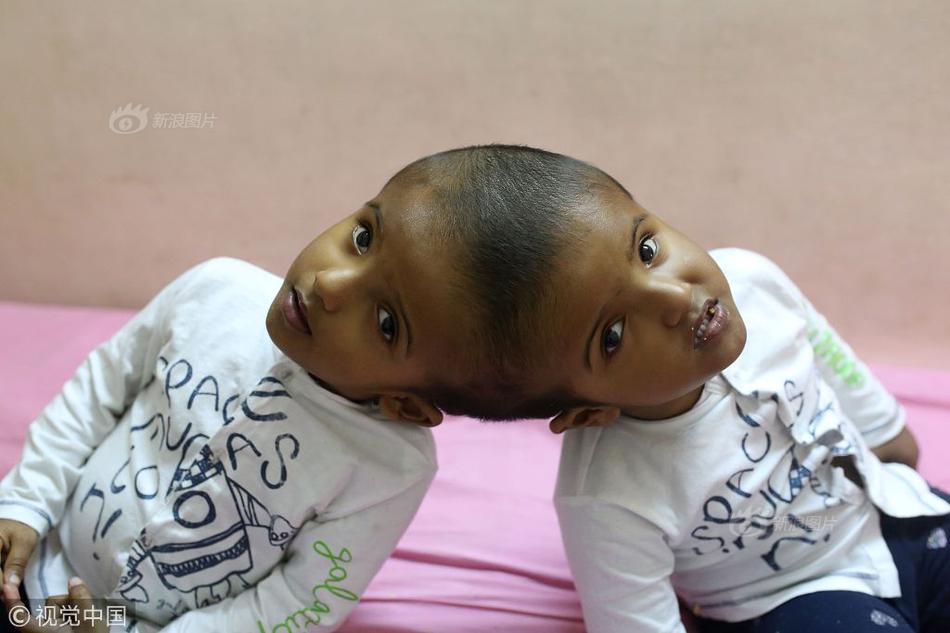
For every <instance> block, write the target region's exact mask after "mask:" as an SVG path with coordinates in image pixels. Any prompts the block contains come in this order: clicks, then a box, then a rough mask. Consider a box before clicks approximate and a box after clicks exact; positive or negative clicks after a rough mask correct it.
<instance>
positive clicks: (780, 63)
mask: <svg viewBox="0 0 950 633" xmlns="http://www.w3.org/2000/svg"><path fill="white" fill-rule="evenodd" d="M948 32H950V5H948V4H947V3H946V2H942V1H941V0H930V1H925V0H918V1H916V2H913V3H894V2H885V1H865V0H860V1H859V0H838V1H836V2H824V1H814V0H812V1H803V2H795V3H790V2H778V1H777V0H776V1H773V0H760V1H756V2H749V1H747V0H731V1H729V0H719V1H717V2H715V3H707V2H699V1H696V2H685V1H671V2H657V1H655V0H654V1H646V0H641V1H637V2H622V3H621V2H597V3H581V2H566V1H563V0H561V1H556V2H555V1H548V0H538V1H520V2H514V3H511V2H501V1H475V0H465V1H462V0H457V1H454V2H444V1H442V0H433V1H420V0H411V1H405V0H403V1H401V2H388V1H378V2H368V1H365V0H360V1H356V2H345V3H344V2H313V1H309V0H299V1H291V2H281V3H271V2H251V1H248V0H216V1H206V2H201V3H196V2H191V1H186V0H166V1H163V2H158V3H151V4H148V5H145V4H142V3H135V4H130V3H127V2H122V1H112V0H110V1H108V2H107V1H100V2H97V3H95V4H94V5H90V4H88V3H81V4H77V3H70V2H59V3H35V2H33V1H32V0H5V1H4V2H3V3H2V5H0V81H2V83H0V299H7V300H22V301H35V302H53V303H74V304H85V305H113V306H139V305H141V304H142V303H143V302H144V301H145V300H146V299H147V298H148V297H149V296H151V295H152V294H153V293H155V292H156V291H157V290H158V289H159V288H160V287H161V286H162V285H164V284H165V283H166V282H167V281H169V280H170V279H171V278H172V277H173V276H175V275H176V274H178V273H179V272H181V271H182V270H184V269H185V268H186V267H188V266H189V265H191V264H193V263H195V262H198V261H200V260H203V259H206V258H208V257H211V256H215V255H222V254H226V255H232V256H238V257H242V258H244V259H247V260H250V261H252V262H255V263H257V264H259V265H261V266H263V267H265V268H268V269H270V270H272V271H274V272H277V273H283V272H284V270H285V269H286V267H287V266H288V265H289V263H290V261H291V259H292V257H293V256H294V255H295V254H296V252H297V251H298V249H300V248H301V247H302V246H303V245H304V244H305V243H306V242H307V241H309V239H310V238H311V237H313V236H314V235H316V234H317V233H319V232H320V231H321V230H322V229H323V228H325V227H326V226H328V225H329V224H330V223H331V222H332V221H333V220H334V219H335V218H338V217H339V216H341V215H343V214H345V213H348V212H349V211H350V210H352V209H354V208H356V207H357V206H359V205H360V204H361V203H362V202H363V201H364V200H366V199H368V198H369V197H371V196H372V195H373V194H374V193H375V192H376V191H377V190H378V188H379V187H380V186H381V185H382V183H383V182H384V181H385V179H386V178H387V177H388V176H389V175H391V174H392V173H393V172H394V170H396V169H398V168H399V167H400V166H402V165H403V164H405V163H406V162H408V161H410V160H412V159H414V158H417V157H419V156H421V155H424V154H427V153H431V152H433V151H437V150H440V149H445V148H449V147H454V146H459V145H464V144H470V143H484V142H492V141H498V142H511V143H528V144H532V145H537V146H541V147H545V148H548V149H553V150H556V151H561V152H565V153H568V154H571V155H574V156H577V157H579V158H582V159H586V160H588V161H591V162H593V163H595V164H597V165H599V166H601V167H603V168H604V169H606V170H607V171H609V172H610V173H612V174H613V175H615V176H616V177H617V178H619V179H620V180H622V181H623V182H624V183H625V184H626V185H627V186H628V188H629V189H630V190H631V191H633V192H634V194H635V195H636V196H637V197H638V199H639V200H640V201H641V202H642V203H643V204H644V205H645V206H646V207H647V208H649V209H652V210H655V211H657V212H659V213H662V214H665V215H666V216H667V217H668V218H669V219H671V220H672V221H673V222H675V223H676V224H678V225H679V226H680V227H681V228H683V229H684V230H685V231H687V232H690V233H692V234H694V235H695V236H698V237H699V238H700V241H701V242H702V243H704V244H705V245H707V246H709V247H715V246H721V245H739V246H745V247H748V248H752V249H755V250H759V251H762V252H764V253H766V254H767V255H769V256H770V257H772V258H773V259H774V260H776V261H777V262H778V263H779V264H781V265H782V266H783V267H785V269H786V270H787V271H788V272H789V274H790V275H791V276H792V277H793V278H794V279H795V280H797V281H798V282H799V284H800V285H801V286H802V287H803V288H804V289H805V290H806V291H807V293H808V294H809V295H810V296H811V297H812V299H813V301H814V303H815V304H816V305H817V306H818V307H819V309H821V310H823V311H824V312H825V313H826V314H827V315H828V316H829V318H830V319H831V320H832V322H833V323H835V324H836V325H837V326H838V328H839V329H840V330H841V331H842V333H843V334H844V335H845V336H846V337H847V338H848V339H849V340H850V341H851V342H852V343H853V345H854V346H855V347H856V348H857V350H858V351H859V353H861V354H862V355H864V356H865V358H867V359H868V360H872V361H878V362H891V363H897V364H917V365H923V366H930V367H943V368H947V367H950V325H948V317H950V298H948V286H950V284H948V276H950V273H948V271H950V249H948V248H947V246H948V244H950V151H948V148H950V82H948V75H947V73H948V68H950V38H948V37H947V33H948ZM130 101H131V102H133V103H135V104H143V105H145V106H146V107H148V108H150V114H151V115H154V114H155V113H160V112H164V113H189V112H197V113H199V114H203V113H209V114H212V113H213V115H214V116H215V117H216V119H215V120H214V127H213V128H204V129H201V128H198V129H196V128H183V129H157V128H153V127H151V121H150V122H149V123H150V124H149V126H148V127H146V129H144V130H142V131H141V132H139V133H135V134H128V135H119V134H115V133H113V132H111V131H110V129H109V125H108V123H109V115H110V113H111V112H112V111H113V109H115V108H117V107H118V106H120V105H123V104H126V103H128V102H130Z"/></svg>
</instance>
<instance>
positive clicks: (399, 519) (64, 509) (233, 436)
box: [0, 152, 507, 633]
mask: <svg viewBox="0 0 950 633" xmlns="http://www.w3.org/2000/svg"><path fill="white" fill-rule="evenodd" d="M460 156H464V152H463V153H462V154H460ZM446 165H447V164H446ZM442 170H443V162H442V161H441V160H440V159H439V156H438V155H437V156H434V157H428V158H426V159H423V160H421V161H417V162H416V163H414V164H412V165H410V166H409V167H407V168H405V169H404V170H403V171H401V172H400V173H399V174H397V176H395V177H394V178H393V179H392V180H390V182H389V183H387V185H386V186H385V187H384V188H383V190H382V191H381V193H380V194H379V195H378V196H377V197H376V198H374V199H373V200H372V201H370V202H368V203H367V204H366V205H364V206H363V207H362V208H361V209H360V210H359V211H357V212H356V213H355V214H353V215H352V216H350V217H348V218H346V219H345V220H343V221H341V222H340V223H339V224H337V225H335V226H334V227H332V228H330V229H329V230H327V231H326V232H324V233H323V234H321V235H320V236H318V237H317V238H316V239H315V240H314V241H313V242H312V243H311V244H310V245H309V246H307V247H306V248H305V249H304V250H303V251H302V252H301V253H300V254H299V255H298V256H297V258H296V260H295V261H294V262H293V264H292V265H291V267H290V270H289V271H288V273H287V275H286V278H285V279H283V280H281V279H280V278H278V277H275V276H273V275H271V274H270V273H267V272H265V271H263V270H261V269H259V268H256V267H254V266H252V265H251V264H248V263H246V262H242V261H239V260H236V259H230V258H217V259H212V260H210V261H207V262H205V263H203V264H200V265H198V266H196V267H194V268H192V269H191V270H189V271H188V272H186V273H185V274H184V275H182V276H181V277H179V278H178V279H176V280H174V281H173V282H172V283H171V284H170V285H169V286H168V287H167V288H165V289H164V290H163V291H162V292H161V293H160V294H159V295H158V296H157V297H156V298H154V299H153V300H152V301H151V302H150V303H149V304H148V305H147V306H146V307H145V308H144V309H143V310H142V312H141V313H139V314H138V315H137V316H135V317H134V318H133V319H132V320H131V321H130V322H129V323H128V324H127V325H126V326H125V327H123V328H122V330H121V331H120V332H119V333H118V334H116V335H115V336H114V337H113V338H112V339H111V340H110V341H108V342H106V343H105V344H103V345H102V346H100V347H99V348H98V349H96V350H95V351H93V352H92V354H91V355H90V356H89V358H88V359H87V360H86V361H85V363H84V364H83V365H82V366H81V367H80V368H79V370H78V371H77V372H76V374H75V376H74V377H73V378H72V379H71V380H70V381H69V382H68V383H67V384H66V385H65V387H64V388H63V390H62V392H61V393H60V394H59V395H58V396H57V397H56V398H55V399H54V400H53V401H52V402H51V403H50V404H49V405H48V406H47V408H46V409H45V410H44V411H43V412H42V413H41V414H40V416H39V418H38V419H37V420H36V421H35V422H34V423H33V424H32V425H31V427H30V431H29V436H28V439H27V443H26V446H25V448H24V451H23V457H22V461H21V462H20V463H19V464H18V465H17V466H16V467H15V468H14V469H13V470H12V471H11V472H10V473H9V474H8V475H7V476H6V477H5V478H4V479H3V481H2V484H0V541H2V548H3V551H2V552H0V554H2V565H3V580H4V583H5V586H4V591H5V595H6V597H7V604H8V606H16V602H17V600H18V598H17V587H18V586H20V585H23V586H25V589H26V592H25V593H26V595H28V596H31V597H33V598H39V597H43V598H45V597H47V596H49V595H50V594H51V593H53V594H56V593H63V592H64V591H65V589H66V587H67V580H68V579H71V578H72V577H74V576H79V577H80V578H81V579H82V580H83V581H85V583H86V586H87V587H88V591H89V592H90V593H91V594H92V595H94V596H97V597H108V598H111V599H113V600H117V601H119V602H120V603H121V604H123V605H128V606H130V607H134V618H130V622H129V623H128V630H131V631H154V630H157V629H158V628H161V630H162V631H167V632H174V631H228V632H237V631H248V632H254V633H259V632H265V631H266V632H268V633H271V632H275V633H276V632H282V633H295V632H296V631H302V630H305V629H306V630H317V629H319V630H327V631H329V630H334V629H336V628H337V627H338V626H339V625H340V623H341V622H342V621H343V619H344V618H345V617H346V615H347V614H348V613H349V612H350V610H351V609H352V608H353V607H354V605H355V604H356V602H357V600H358V599H359V596H360V593H361V592H362V591H363V589H364V588H365V587H366V585H367V584H368V583H369V581H370V579H371V578H372V577H373V575H374V574H375V573H376V571H377V570H378V569H379V567H380V566H381V565H382V563H383V562H384V561H385V559H386V558H387V556H388V555H389V554H390V553H391V552H392V550H393V548H394V547H395V545H396V542H397V541H398V539H399V538H400V536H401V534H402V533H403V531H404V530H405V529H406V527H407V526H408V524H409V522H410V520H411V519H412V517H413V515H414V514H415V512H416V509H417V508H418V506H419V503H420V502H421V500H422V498H423V495H424V493H425V491H426V489H427V487H428V486H429V483H430V482H431V480H432V478H433V475H434V472H435V469H436V458H435V448H434V444H433V440H432V437H431V434H430V431H429V430H428V428H427V427H432V426H435V425H437V424H439V423H440V421H441V419H442V411H447V412H450V413H468V414H474V415H483V416H485V417H491V416H492V414H493V411H492V409H491V407H492V406H494V405H493V404H492V398H490V397H489V398H488V400H487V401H486V400H485V398H484V396H485V395H486V394H487V395H489V396H491V394H492V393H495V392H498V391H497V390H498V389H501V390H504V389H505V386H504V385H500V386H495V387H493V386H492V385H493V378H492V373H491V372H487V373H485V376H487V377H485V378H480V376H481V374H480V370H479V367H480V362H481V361H480V358H481V357H482V355H481V354H480V353H479V350H478V347H477V344H478V341H479V340H480V335H479V334H478V331H477V330H478V321H477V319H476V318H475V316H473V315H478V314H480V313H479V312H478V305H480V304H479V300H478V298H477V297H474V298H473V295H472V288H473V287H474V286H472V282H470V280H469V279H468V276H467V275H468V272H466V271H470V270H472V269H486V267H487V266H488V265H489V264H490V262H487V263H486V262H484V261H480V260H479V259H478V257H477V252H478V249H475V248H471V247H470V245H469V244H467V242H466V236H467V235H471V234H472V233H471V231H472V226H469V225H467V223H470V222H471V220H472V218H474V217H477V214H474V215H469V214H468V210H467V208H465V207H464V206H459V204H461V202H460V203H459V204H456V205H453V204H450V202H451V200H442V199H436V197H434V196H435V193H434V192H435V191H436V190H438V191H441V192H443V193H451V194H452V195H453V196H455V197H454V198H453V199H456V198H457V199H458V200H461V201H462V202H464V201H465V200H469V199H470V198H471V194H472V191H471V189H468V190H466V191H468V193H465V191H462V190H461V189H459V188H458V187H457V186H450V184H451V183H452V182H453V176H452V174H451V173H448V172H446V173H442ZM436 182H440V183H442V184H441V185H440V186H439V187H438V188H437V187H435V185H434V184H433V183H436ZM456 184H458V183H456ZM482 185H483V186H484V187H487V189H485V190H483V191H481V192H480V193H479V194H478V195H481V196H485V195H487V196H490V197H493V198H496V199H498V200H500V201H501V202H504V200H505V196H506V195H507V194H505V193H504V192H497V191H493V190H491V186H492V185H491V183H490V182H485V183H482ZM459 196H461V198H459ZM466 196H468V197H466ZM458 200H457V201H458ZM489 224H490V222H489V223H487V224H486V226H487V225H489ZM460 227H461V228H460ZM499 230H502V231H503V232H504V228H503V227H500V228H499ZM489 309H490V306H489ZM482 389H483V391H480V390H482ZM493 389H494V390H495V391H494V392H493ZM387 420H393V421H387ZM74 584H75V583H74ZM37 604H38V603H37ZM34 606H36V605H34ZM33 626H35V623H31V624H29V625H27V626H25V627H24V628H23V629H22V630H34V629H33V628H30V627H33ZM75 630H77V631H78V630H79V629H78V628H77V629H75ZM83 630H85V629H83Z"/></svg>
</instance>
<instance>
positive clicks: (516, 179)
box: [267, 145, 745, 430]
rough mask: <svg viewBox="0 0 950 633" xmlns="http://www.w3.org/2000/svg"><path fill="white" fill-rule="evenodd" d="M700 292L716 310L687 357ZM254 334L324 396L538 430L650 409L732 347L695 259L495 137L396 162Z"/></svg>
mask: <svg viewBox="0 0 950 633" xmlns="http://www.w3.org/2000/svg"><path fill="white" fill-rule="evenodd" d="M634 233H635V234H634ZM294 289H295V290H296V294H295V293H293V292H291V291H292V290H294ZM708 299H713V300H718V301H719V305H720V306H722V307H724V308H725V310H721V309H719V312H717V314H718V316H717V317H716V320H717V321H721V319H722V315H723V314H724V313H725V314H728V315H730V318H729V319H728V322H727V323H726V327H725V328H724V329H723V331H722V332H721V333H720V334H719V335H717V336H716V337H714V338H712V339H711V340H709V341H708V342H707V343H705V344H700V345H698V346H696V347H694V345H693V333H692V332H691V331H690V326H691V324H692V323H693V322H694V321H695V320H696V319H697V318H698V317H699V315H700V312H701V311H702V310H703V309H704V305H706V303H707V300H708ZM295 301H299V302H300V303H301V304H302V305H303V306H304V310H305V320H306V326H303V327H298V328H295V327H294V321H295V318H294V303H295ZM267 327H268V332H269V333H270V335H271V338H272V339H273V340H274V342H275V344H276V345H277V346H278V347H280V348H281V349H282V350H283V351H284V352H285V353H286V354H287V355H288V356H289V357H290V358H291V359H293V360H294V361H295V362H297V363H298V364H300V365H301V366H303V367H304V368H305V369H307V370H308V371H309V372H310V373H311V374H312V375H313V376H314V377H315V378H317V379H318V380H320V381H321V382H322V383H324V384H325V385H326V386H328V387H329V388H331V389H333V390H334V391H336V392H338V393H340V394H342V395H344V396H346V397H348V398H350V399H353V400H362V399H371V398H378V399H379V402H380V406H381V408H382V409H383V411H385V412H386V413H388V414H389V415H390V416H392V417H396V418H400V419H404V420H408V421H414V422H417V423H421V424H429V425H434V424H438V422H439V421H440V420H441V413H440V410H441V411H445V412H448V413H456V414H464V415H469V416H473V417H480V418H483V419H513V418H524V417H550V416H552V415H555V414H560V415H558V417H557V419H556V420H555V421H554V422H553V423H552V428H554V429H556V430H563V429H564V428H570V427H572V426H580V425H587V424H591V423H601V424H602V423H606V422H608V421H610V420H611V419H612V418H613V417H616V415H617V412H619V411H620V410H624V411H627V412H629V413H632V414H634V415H640V416H641V417H663V416H664V415H665V414H667V413H669V411H670V410H671V408H676V407H677V406H679V405H681V404H682V403H683V402H685V401H688V400H689V399H690V398H693V399H695V398H694V396H695V395H696V393H695V392H696V390H697V388H698V387H699V386H701V385H702V384H703V382H704V381H705V380H706V379H708V377H709V376H711V375H713V374H715V373H716V372H718V371H719V370H721V369H722V368H723V367H725V366H726V365H728V364H729V363H731V362H732V361H733V360H734V359H735V358H736V357H737V356H738V353H739V351H741V349H742V345H743V344H744V340H745V329H744V326H743V324H742V321H741V319H740V318H739V315H738V312H737V311H736V309H735V306H734V304H733V302H732V297H731V295H730V293H729V287H728V284H727V283H726V281H725V278H724V277H723V276H722V273H721V272H720V271H719V268H718V267H717V266H716V264H715V263H714V262H713V261H712V259H711V258H710V257H709V255H708V254H707V253H706V252H705V251H704V250H703V249H701V248H699V247H698V246H697V245H696V244H694V243H693V242H691V241H690V240H689V239H688V238H686V237H685V236H683V235H681V234H680V233H678V232H676V231H675V230H673V229H672V228H670V227H668V226H667V225H665V224H664V223H663V222H662V221H661V220H660V219H659V218H658V217H656V216H654V215H651V214H647V213H646V212H645V211H643V209H642V208H640V207H639V206H638V205H637V203H636V202H635V201H634V200H633V198H632V197H631V196H630V194H629V193H628V192H627V191H626V190H625V189H624V188H623V187H622V186H621V185H620V184H619V183H617V182H616V181H615V180H614V179H613V178H611V177H610V176H608V175H607V174H605V173H604V172H602V171H600V170H599V169H597V168H596V167H593V166H591V165H588V164H586V163H583V162H581V161H577V160H575V159H572V158H570V157H567V156H562V155H559V154H553V153H550V152H545V151H542V150H537V149H533V148H528V147H519V146H506V145H489V146H480V147H467V148H463V149H458V150H451V151H448V152H442V153H440V154H435V155H433V156H428V157H426V158H423V159H420V160H418V161H416V162H414V163H412V164H410V165H408V166H407V167H405V168H404V169H402V170H401V171H400V172H399V173H397V174H396V175H395V176H394V177H393V178H392V179H390V181H389V182H388V183H387V184H386V186H385V187H383V189H382V191H381V192H380V193H379V194H378V195H377V196H376V197H375V198H373V199H372V200H371V201H369V202H368V203H366V204H365V205H364V206H363V207H362V208H361V209H360V210H359V211H357V212H356V213H354V214H353V215H351V216H350V217H348V218H346V219H344V220H343V221H341V222H340V223H338V224H337V225H335V226H333V227H331V228H330V229H329V230H327V231H326V232H324V233H323V234H321V235H320V236H318V237H317V238H316V239H315V240H314V241H313V242H312V243H311V244H310V245H309V246H307V247H306V248H305V249H304V251H303V252H302V253H300V255H299V256H298V257H297V259H296V260H295V261H294V263H293V264H292V266H291V268H290V270H289V271H288V273H287V278H286V280H285V283H284V285H283V287H282V288H281V291H280V292H279V293H278V295H277V297H276V298H275V300H274V303H273V305H272V306H271V310H270V312H269V314H268V318H267ZM705 332H706V334H707V335H708V334H709V333H711V332H712V330H705ZM687 408H688V407H687Z"/></svg>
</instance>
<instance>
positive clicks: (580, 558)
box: [557, 497, 686, 633]
mask: <svg viewBox="0 0 950 633" xmlns="http://www.w3.org/2000/svg"><path fill="white" fill-rule="evenodd" d="M557 514H558V521H559V522H560V524H561V535H562V537H563V539H564V547H565V550H566V552H567V559H568V562H569V563H570V566H571V572H572V573H573V575H574V583H575V585H576V586H577V592H578V593H579V594H580V598H581V605H582V607H583V609H584V623H585V624H586V626H587V630H588V631H589V632H590V633H626V632H628V631H639V632H642V633H685V631H686V629H685V628H684V627H683V623H682V621H681V620H680V611H679V606H678V603H677V601H676V594H675V593H674V592H673V586H672V584H671V583H670V575H671V574H672V573H673V565H674V556H673V552H672V550H670V548H669V546H668V545H667V544H666V541H665V540H664V538H663V533H662V531H661V530H660V529H659V528H657V527H656V526H655V525H653V524H652V523H649V522H648V521H646V520H645V519H643V518H642V517H640V516H638V515H636V514H634V513H633V512H631V511H629V510H627V509H625V508H622V507H620V506H617V505H614V504H611V503H605V502H602V501H600V500H597V499H590V498H585V497H571V498H560V499H558V500H557Z"/></svg>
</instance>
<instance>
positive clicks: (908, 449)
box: [871, 426, 920, 468]
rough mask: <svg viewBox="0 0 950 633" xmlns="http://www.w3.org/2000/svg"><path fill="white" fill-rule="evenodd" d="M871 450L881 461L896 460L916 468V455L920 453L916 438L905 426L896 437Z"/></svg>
mask: <svg viewBox="0 0 950 633" xmlns="http://www.w3.org/2000/svg"><path fill="white" fill-rule="evenodd" d="M871 451H872V452H873V453H874V454H875V455H877V458H878V459H879V460H881V461H882V462H898V463H901V464H906V465H908V466H910V467H911V468H917V457H918V456H919V454H920V450H919V449H918V448H917V440H915V439H914V435H913V433H911V432H910V429H908V428H907V427H906V426H905V427H904V428H903V429H902V430H901V432H900V433H899V434H898V435H897V437H895V438H894V439H892V440H890V441H888V442H885V443H883V444H881V445H880V446H878V447H877V448H872V449H871Z"/></svg>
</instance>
